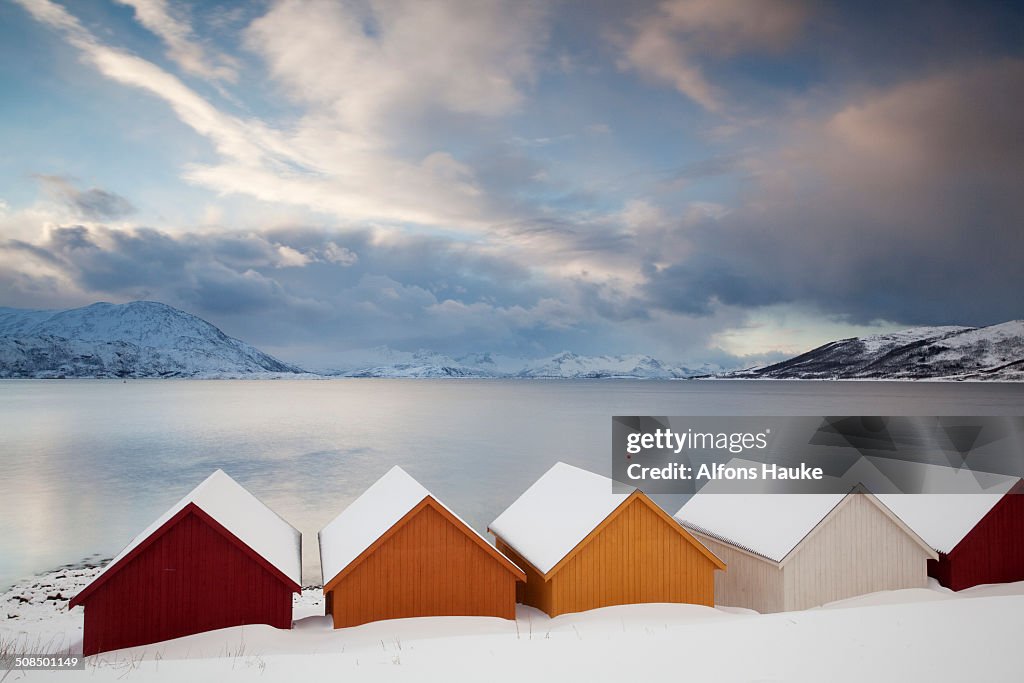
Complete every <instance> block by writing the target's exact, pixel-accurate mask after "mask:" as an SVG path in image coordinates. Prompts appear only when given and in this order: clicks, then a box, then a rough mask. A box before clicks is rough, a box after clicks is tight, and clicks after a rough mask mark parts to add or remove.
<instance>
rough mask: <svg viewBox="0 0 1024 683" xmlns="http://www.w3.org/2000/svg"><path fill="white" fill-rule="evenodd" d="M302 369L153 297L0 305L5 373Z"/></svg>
mask: <svg viewBox="0 0 1024 683" xmlns="http://www.w3.org/2000/svg"><path fill="white" fill-rule="evenodd" d="M297 372H301V370H299V369H298V368H295V367H293V366H291V365H288V364H287V363H283V362H281V361H279V360H277V359H276V358H274V357H272V356H269V355H267V354H265V353H263V352H262V351H260V350H259V349H257V348H255V347H252V346H250V345H249V344H246V343H245V342H242V341H239V340H238V339H234V338H232V337H229V336H227V335H226V334H224V333H223V332H221V331H220V330H219V329H217V328H216V327H215V326H213V325H211V324H210V323H208V322H206V321H205V320H203V319H202V318H198V317H196V316H194V315H191V314H189V313H185V312H184V311H180V310H178V309H176V308H173V307H171V306H168V305H166V304H161V303H157V302H154V301H133V302H131V303H127V304H109V303H96V304H92V305H91V306H85V307H84V308H75V309H71V310H67V311H39V310H24V309H16V308H0V377H41V378H47V377H217V376H254V375H266V374H268V373H284V374H293V373H297Z"/></svg>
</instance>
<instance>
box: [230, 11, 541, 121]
mask: <svg viewBox="0 0 1024 683" xmlns="http://www.w3.org/2000/svg"><path fill="white" fill-rule="evenodd" d="M543 18H544V11H543V8H542V6H541V4H540V3H538V2H534V1H532V0H527V1H523V2H507V1H505V0H483V1H481V2H474V3H471V4H469V5H467V3H465V2H461V1H459V0H442V1H439V2H418V1H416V0H401V1H398V2H395V1H388V2H381V1H374V0H371V1H370V2H367V3H365V4H363V5H356V4H352V5H348V4H344V5H343V4H340V3H335V2H329V1H327V0H285V1H283V2H277V3H275V5H274V6H273V7H272V8H271V10H270V11H269V12H267V14H266V15H264V16H263V17H261V18H259V19H258V20H256V21H254V22H253V24H252V25H251V26H250V28H249V30H248V31H247V42H248V45H249V48H250V49H251V50H253V51H254V52H256V53H257V54H259V55H260V56H261V57H262V58H263V59H264V60H265V61H266V63H267V67H268V69H269V71H270V74H271V76H272V77H273V78H274V79H275V80H276V81H277V82H278V83H279V84H280V86H281V87H282V89H283V90H284V91H285V92H287V93H288V94H289V95H290V96H291V97H292V98H293V99H295V100H296V101H301V102H304V103H307V104H310V105H313V106H315V107H316V108H321V107H322V108H324V109H326V110H328V111H330V113H331V114H332V115H333V116H335V117H340V118H341V119H342V121H344V123H345V124H346V126H348V127H350V128H351V129H352V130H356V131H360V132H377V131H379V130H380V129H381V127H382V125H386V124H387V123H388V122H389V121H393V120H394V119H400V120H401V119H405V118H406V117H408V116H409V115H410V114H413V115H415V114H418V113H422V112H423V111H424V110H429V109H439V110H442V111H447V112H452V113H466V114H478V115H484V116H495V115H501V114H506V113H508V112H510V111H513V110H515V109H516V108H518V107H519V106H520V105H521V104H522V101H523V93H522V90H521V85H522V84H523V83H525V82H529V81H530V80H531V79H532V78H533V76H534V72H535V70H536V64H535V62H536V57H537V52H538V51H539V49H540V47H541V46H542V45H543V43H544V40H545V36H546V31H545V29H544V27H543V24H542V19H543Z"/></svg>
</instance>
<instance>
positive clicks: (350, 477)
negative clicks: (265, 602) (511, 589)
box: [0, 379, 1024, 589]
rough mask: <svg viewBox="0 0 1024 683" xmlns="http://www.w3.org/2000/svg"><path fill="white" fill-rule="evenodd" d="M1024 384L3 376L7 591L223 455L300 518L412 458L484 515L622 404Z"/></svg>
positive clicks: (666, 411) (1014, 389)
mask: <svg viewBox="0 0 1024 683" xmlns="http://www.w3.org/2000/svg"><path fill="white" fill-rule="evenodd" d="M1022 410H1024V385H1014V384H950V383H934V384H933V383H928V384H924V383H916V384H911V383H889V382H850V383H845V382H844V383H839V382H756V381H754V382H746V381H728V382H715V381H700V382H656V381H600V380H597V381H595V380H590V381H558V380H554V381H538V380H533V381H529V380H528V381H511V380H510V381H505V380H457V381H456V380H437V381H434V380H384V379H381V380H375V379H350V380H326V381H188V380H181V381H177V380H150V381H130V382H128V383H122V382H120V381H113V380H112V381H106V380H67V381H42V380H5V381H0V589H3V588H5V587H6V586H7V585H8V584H9V583H10V582H12V581H15V580H17V579H19V578H22V577H24V576H26V575H30V574H33V573H36V572H41V571H45V570H48V569H51V568H53V567H56V566H58V565H60V564H64V563H69V562H77V561H79V560H81V559H82V558H84V557H87V556H90V555H93V554H101V555H103V556H106V557H109V556H111V555H113V554H114V553H116V552H117V551H118V550H120V549H121V548H122V547H123V546H124V545H125V544H126V543H127V542H128V541H129V540H130V539H131V538H132V537H133V536H134V535H135V534H136V533H138V532H139V531H141V530H142V529H143V528H145V527H146V526H147V525H148V524H149V523H150V522H152V521H153V520H154V519H155V518H156V517H158V516H159V515H160V514H161V513H162V512H164V510H166V509H167V508H168V507H170V506H171V505H173V504H174V503H175V502H176V501H177V500H178V499H179V498H181V497H182V496H183V495H184V494H185V493H187V492H188V491H189V490H190V489H191V488H192V487H193V486H195V485H196V484H198V483H199V482H200V481H202V480H203V479H204V478H205V477H206V476H207V475H209V474H210V472H212V471H213V470H214V469H216V468H218V467H220V468H223V469H224V470H225V471H226V472H227V473H228V474H230V475H231V476H232V477H234V478H235V479H237V480H238V481H239V482H240V483H242V484H243V485H244V486H246V487H248V488H249V490H251V491H252V492H253V493H255V494H256V495H257V496H259V497H260V498H261V499H262V500H263V501H264V502H266V503H267V504H268V505H270V506H271V507H273V508H274V509H275V510H276V511H277V512H278V513H279V514H281V515H282V516H283V517H284V518H285V519H287V520H288V521H289V522H290V523H291V524H292V525H293V526H295V527H297V528H298V529H299V530H301V531H302V533H303V560H304V570H303V574H304V576H303V580H304V582H305V583H307V584H308V583H315V582H317V581H319V579H320V568H319V558H318V555H317V549H316V532H317V530H318V529H320V527H322V526H323V525H324V524H326V523H327V522H328V521H330V520H331V519H332V518H333V517H334V515H336V514H337V513H338V511H340V510H341V509H342V508H343V507H344V506H345V505H347V504H348V503H349V502H351V501H352V500H353V499H354V498H355V497H356V496H358V495H359V494H360V493H361V492H362V491H363V490H364V489H365V488H366V487H367V486H369V485H370V484H371V483H373V481H374V480H375V479H376V478H377V477H379V476H380V475H381V474H383V473H384V472H385V471H387V470H388V469H389V468H390V467H391V466H392V465H395V464H398V465H401V466H402V467H404V468H406V469H407V470H408V471H409V472H410V473H411V474H412V475H413V476H414V477H416V478H417V479H419V480H420V481H421V482H422V483H423V484H424V485H425V486H426V487H427V488H428V489H430V490H431V491H432V492H433V493H434V494H435V495H437V496H438V497H440V498H441V499H443V500H444V501H445V502H446V503H447V504H448V505H450V506H451V507H452V508H453V509H455V510H456V512H458V513H459V514H460V515H461V516H462V517H463V518H464V519H466V521H467V522H469V523H470V524H472V525H474V526H475V527H476V528H477V529H479V530H480V531H483V530H484V529H485V528H486V526H487V523H488V522H490V521H491V520H493V519H494V518H495V517H496V516H497V515H498V513H500V512H501V511H502V510H503V509H504V508H505V506H507V505H508V504H509V503H511V502H512V501H513V500H514V499H515V498H516V497H517V496H518V495H519V494H520V493H521V492H522V491H523V490H524V489H525V488H526V487H527V486H529V485H530V483H532V482H533V480H534V479H536V478H537V477H538V476H540V475H541V474H542V473H543V472H544V471H545V470H546V469H547V468H548V467H550V466H551V465H552V464H553V463H554V462H555V461H557V460H564V461H566V462H569V463H572V464H576V465H580V466H583V467H586V468H589V469H593V470H597V471H602V472H603V471H606V469H607V467H608V463H609V454H610V439H611V419H610V418H611V416H612V415H731V414H737V415H825V414H831V415H841V414H866V415H871V414H874V415H878V414H882V415H1019V414H1021V412H1022Z"/></svg>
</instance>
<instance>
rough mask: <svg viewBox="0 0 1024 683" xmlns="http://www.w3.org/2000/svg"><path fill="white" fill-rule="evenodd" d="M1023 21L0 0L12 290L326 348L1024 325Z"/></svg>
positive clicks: (712, 341) (795, 12)
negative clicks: (185, 315) (165, 310)
mask: <svg viewBox="0 0 1024 683" xmlns="http://www.w3.org/2000/svg"><path fill="white" fill-rule="evenodd" d="M1014 4H1015V3H1005V2H999V3H985V2H972V3H947V2H941V1H937V2H929V3H889V2H867V1H857V2H845V3H843V2H815V3H811V2H804V1H795V0H664V1H661V2H629V3H624V2H612V1H608V2H605V1H603V0H587V1H582V0H581V1H579V2H569V1H563V2H555V1H552V2H534V1H533V0H512V1H508V2H506V1H503V0H474V1H473V2H465V0H439V1H436V2H435V1H432V0H391V1H387V2H383V1H377V0H363V1H359V2H328V1H326V0H270V1H261V2H220V3H201V2H180V3H179V2H169V1H166V0H76V1H75V2H73V3H72V2H68V3H65V4H61V3H58V2H54V1H52V0H0V92H2V93H3V95H2V98H0V140H2V149H3V152H2V154H0V306H13V307H20V308H68V307H74V306H81V305H86V304H89V303H92V302H95V301H112V302H125V301H131V300H135V299H147V300H157V301H162V302H165V303H168V304H170V305H173V306H177V307H179V308H182V309H184V310H187V311H189V312H191V313H194V314H196V315H199V316H201V317H203V318H205V319H207V320H209V321H211V322H213V323H214V324H216V325H218V326H220V327H221V328H222V329H224V330H225V331H226V332H227V333H229V334H231V335H232V336H236V337H239V338H242V339H245V340H246V341H248V342H250V343H253V344H255V345H257V346H259V347H261V348H263V349H264V350H267V351H269V352H271V353H274V354H275V355H278V356H279V357H281V358H283V359H285V360H289V361H292V362H298V363H305V364H307V365H310V366H319V367H329V366H330V365H331V364H332V363H336V362H337V359H338V358H340V357H342V356H343V355H345V354H351V353H354V352H359V351H360V350H364V349H374V348H379V347H388V348H391V349H395V350H401V351H414V350H417V349H429V350H432V351H437V352H441V353H446V354H451V355H459V354H466V353H476V352H494V353H501V354H506V355H513V356H521V357H542V356H546V355H551V354H554V353H557V352H560V351H563V350H571V351H575V352H578V353H584V354H623V353H644V354H650V355H653V356H655V357H658V358H661V359H665V360H670V361H674V362H682V363H689V364H694V365H696V364H700V363H718V364H721V365H725V366H735V365H744V364H750V363H753V362H763V361H765V360H773V359H778V358H781V357H784V356H787V355H791V354H793V353H797V352H800V351H804V350H806V349H808V348H811V347H813V346H816V345H818V344H821V343H824V342H826V341H829V340H831V339H836V338H842V337H849V336H854V335H859V334H869V333H874V332H884V331H890V330H894V329H900V328H905V327H910V326H915V325H937V324H961V325H986V324H993V323H998V322H1003V321H1005V320H1010V319H1016V318H1021V317H1024V306H1022V304H1021V301H1022V297H1021V295H1020V292H1021V291H1022V290H1024V267H1022V265H1021V264H1022V257H1024V192H1022V189H1024V188H1022V181H1021V178H1024V113H1022V111H1024V54H1022V53H1024V41H1022V40H1021V36H1022V35H1024V10H1022V9H1021V8H1020V7H1014Z"/></svg>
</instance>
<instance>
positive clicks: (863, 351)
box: [722, 320, 1024, 381]
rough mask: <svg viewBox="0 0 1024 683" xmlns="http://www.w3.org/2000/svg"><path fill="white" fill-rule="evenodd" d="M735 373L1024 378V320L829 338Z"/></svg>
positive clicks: (737, 375)
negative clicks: (777, 359) (806, 350)
mask: <svg viewBox="0 0 1024 683" xmlns="http://www.w3.org/2000/svg"><path fill="white" fill-rule="evenodd" d="M722 376H723V377H727V378H732V379H898V380H906V379H955V380H1004V381H1006V380H1009V381H1022V380H1024V320H1011V321H1009V322H1005V323H1000V324H998V325H989V326H987V327H957V326H947V327H915V328H911V329H908V330H903V331H901V332H894V333H890V334H877V335H870V336H866V337H852V338H849V339H840V340H838V341H833V342H829V343H828V344H824V345H822V346H819V347H818V348H816V349H812V350H810V351H808V352H806V353H802V354H800V355H798V356H794V357H793V358H790V359H788V360H784V361H782V362H779V363H774V364H772V365H768V366H765V367H761V368H751V369H748V370H740V371H735V372H730V373H725V374H724V375H722Z"/></svg>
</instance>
